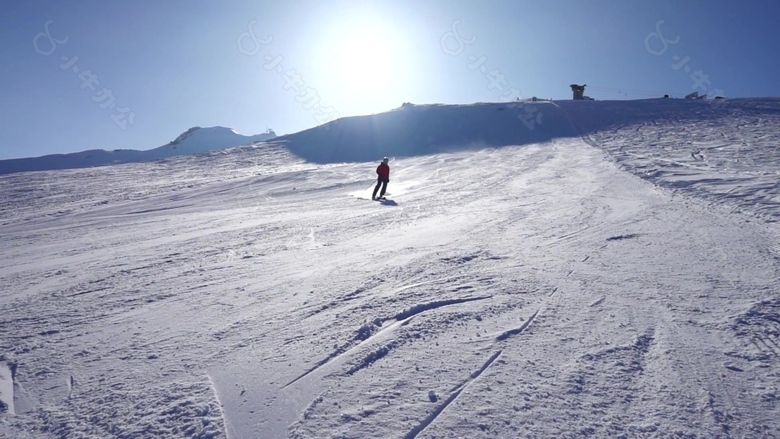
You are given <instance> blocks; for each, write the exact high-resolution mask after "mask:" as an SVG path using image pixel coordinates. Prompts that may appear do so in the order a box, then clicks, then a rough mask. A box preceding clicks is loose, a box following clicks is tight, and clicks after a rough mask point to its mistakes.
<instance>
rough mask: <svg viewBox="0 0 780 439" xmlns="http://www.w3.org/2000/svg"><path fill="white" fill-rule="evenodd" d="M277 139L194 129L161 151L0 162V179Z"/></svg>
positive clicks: (270, 134)
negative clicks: (27, 172) (28, 172)
mask: <svg viewBox="0 0 780 439" xmlns="http://www.w3.org/2000/svg"><path fill="white" fill-rule="evenodd" d="M274 137H276V134H275V133H273V131H270V130H269V132H267V133H264V134H257V135H254V136H244V135H242V134H238V133H236V132H235V131H233V130H232V129H230V128H225V127H209V128H201V127H193V128H190V129H189V130H187V131H185V132H184V133H182V134H181V135H180V136H179V137H177V138H176V139H175V140H174V141H172V142H170V143H168V144H167V145H164V146H161V147H159V148H154V149H150V150H145V151H139V150H131V149H116V150H113V151H106V150H102V149H94V150H89V151H82V152H77V153H71V154H52V155H46V156H42V157H34V158H23V159H10V160H0V175H2V174H10V173H15V172H25V171H46V170H55V169H78V168H89V167H94V166H103V165H110V164H120V163H138V162H148V161H153V160H159V159H163V158H169V157H174V156H179V155H186V154H197V153H202V152H207V151H212V150H218V149H225V148H232V147H234V146H239V145H249V144H252V143H256V142H261V141H264V140H270V139H273V138H274Z"/></svg>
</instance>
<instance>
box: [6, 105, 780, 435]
mask: <svg viewBox="0 0 780 439" xmlns="http://www.w3.org/2000/svg"><path fill="white" fill-rule="evenodd" d="M578 104H579V103H578ZM583 104H584V105H590V104H589V103H583ZM700 104H701V103H700ZM770 104H771V105H775V104H774V103H771V102H770ZM605 105H611V104H605ZM616 105H617V104H616ZM768 105H769V104H768ZM642 108H644V107H642ZM648 108H650V107H649V106H648ZM696 108H697V109H698V110H696V111H698V112H699V113H697V114H695V115H687V116H685V117H677V118H675V116H674V115H668V114H667V113H663V112H661V113H659V116H658V117H656V118H655V119H653V118H649V119H648V120H650V122H647V121H645V122H642V123H641V124H637V123H633V124H628V123H626V124H622V125H621V124H618V125H616V126H614V127H613V128H612V129H609V130H600V131H597V132H595V133H592V132H590V133H589V134H588V135H587V136H585V137H584V138H583V139H577V138H570V139H559V140H554V141H552V142H549V143H546V144H531V145H525V146H522V147H506V148H500V149H484V150H477V151H469V152H452V153H448V154H437V155H428V156H420V157H413V158H405V159H401V160H397V161H394V162H393V163H391V166H392V168H393V179H392V181H391V183H390V186H389V188H388V190H389V192H390V193H391V194H392V198H393V200H394V201H395V202H396V203H397V204H396V205H392V206H391V205H383V204H380V203H374V202H371V201H370V200H366V199H362V198H365V197H368V196H370V191H371V189H372V187H371V188H369V187H368V186H369V183H370V173H371V166H369V165H370V164H368V165H367V164H335V165H327V166H325V165H323V166H319V165H318V166H314V165H309V164H306V163H303V162H301V161H300V160H296V159H294V158H292V157H290V156H289V154H286V153H284V152H283V151H281V150H277V149H274V150H269V151H264V150H262V149H258V148H239V149H238V150H236V151H234V152H232V153H230V154H213V155H207V156H204V157H199V158H186V157H183V158H179V159H176V160H173V161H172V162H171V163H169V166H162V165H159V164H144V165H128V166H121V167H108V168H97V169H89V170H78V171H62V172H58V173H33V174H29V175H22V174H20V175H12V176H5V177H1V178H2V181H3V182H4V183H8V185H7V187H9V188H10V190H9V191H7V192H4V194H3V195H2V197H0V205H2V206H3V214H2V215H0V224H2V225H1V226H0V230H2V233H1V234H0V242H2V244H3V246H2V255H3V257H2V259H1V260H2V262H0V285H2V289H0V306H2V318H0V330H1V331H3V334H4V337H3V338H2V339H1V340H0V401H3V403H2V404H0V405H3V406H10V405H11V404H9V402H11V403H14V404H13V406H14V410H13V412H14V413H10V412H8V410H6V413H0V437H8V438H9V439H10V438H12V437H13V438H14V439H16V438H60V437H74V438H78V437H107V438H109V437H118V438H119V437H123V438H125V437H159V438H166V437H188V438H214V439H216V438H226V437H229V438H231V439H239V438H248V437H262V438H275V437H280V438H281V437H292V438H320V437H342V438H365V437H398V438H434V437H469V438H480V437H506V438H515V437H616V438H620V437H623V438H633V437H686V438H711V437H723V438H727V437H773V435H774V436H778V435H780V423H779V422H778V421H777V420H778V419H780V408H779V407H780V406H779V404H780V387H779V386H778V382H780V376H778V370H780V302H779V301H778V300H777V297H776V296H777V290H778V286H780V276H778V273H779V272H780V271H779V270H778V264H780V250H778V249H780V245H779V244H778V243H779V242H780V241H779V240H778V236H780V234H778V231H777V228H776V223H775V222H773V221H774V219H775V218H776V217H777V215H778V210H777V209H775V208H772V205H771V202H768V201H767V200H771V199H772V197H775V196H776V192H773V191H774V189H773V187H771V184H770V182H771V181H772V179H773V178H774V179H775V180H776V176H774V177H773V176H772V175H771V172H772V171H771V170H770V167H771V166H776V164H777V163H779V162H780V160H777V157H775V155H774V154H775V152H773V151H769V149H772V148H770V146H772V145H773V144H772V139H775V138H776V137H772V134H771V130H772V129H775V128H774V127H777V126H779V125H778V122H777V121H774V120H773V119H772V118H771V117H763V116H762V117H758V116H755V115H754V114H752V113H751V112H750V111H749V110H747V109H743V110H740V108H742V107H736V109H735V110H733V111H731V112H729V113H728V116H729V118H725V117H720V116H718V117H714V116H712V114H716V115H717V114H720V113H717V111H720V110H718V108H720V107H714V106H712V107H710V106H707V107H696ZM723 108H731V107H723ZM745 108H747V107H745ZM545 111H553V110H545ZM560 111H563V112H565V113H566V115H567V117H569V119H571V120H573V121H574V122H575V124H576V125H578V127H579V128H580V129H583V127H584V126H585V125H587V123H588V120H587V117H586V116H583V114H584V112H587V108H585V106H582V108H580V107H575V106H574V105H568V106H567V105H561V106H560ZM694 116H696V117H698V118H696V117H694ZM723 123H726V124H727V126H728V127H731V128H733V130H729V131H726V132H724V135H723V136H720V137H722V138H720V139H719V131H717V130H716V128H715V127H716V126H721V125H719V124H723ZM721 131H722V130H721ZM775 136H776V135H775ZM686 142H688V143H686ZM680 145H687V146H680ZM593 146H596V148H594V147H593ZM772 147H773V146H772ZM693 149H696V151H695V152H694V151H692V150H693ZM739 154H741V155H740V157H743V159H741V161H737V160H736V157H737V156H738V155H739ZM762 160H766V161H768V162H769V163H771V166H770V165H767V164H764V165H763V167H761V163H762ZM772 160H774V161H772ZM236 163H238V164H236ZM650 168H652V169H653V171H652V172H649V170H650ZM366 169H368V171H367V170H366ZM683 169H684V170H685V171H684V172H683V171H682V170H683ZM621 170H626V171H630V173H629V172H622V171H621ZM716 171H717V173H719V175H721V176H723V175H726V174H727V173H729V172H732V173H733V174H734V175H736V174H738V175H740V176H741V178H742V179H741V180H739V182H738V184H737V183H734V182H735V181H736V180H734V178H732V177H728V178H726V177H722V178H720V179H718V180H712V179H711V178H710V177H712V175H711V174H714V173H715V172H716ZM632 173H633V175H632ZM366 174H369V175H368V177H367V176H366ZM708 175H709V176H708ZM50 176H56V177H57V179H56V183H54V182H51V183H47V185H48V186H47V187H43V186H42V185H44V182H49V181H51V180H50V178H49V177H50ZM142 176H143V177H142ZM637 176H639V177H641V178H637ZM88 177H90V178H88ZM686 179H687V180H686ZM683 180H686V181H689V182H692V183H690V184H682V183H681V181H683ZM775 183H776V181H775ZM729 184H731V186H728V185H729ZM727 186H728V189H727V191H728V194H725V195H724V193H723V191H724V190H726V187H727ZM740 187H741V188H742V189H745V190H743V191H742V192H740V191H741V190H742V189H740ZM759 187H763V188H764V190H763V192H761V191H760V190H757V189H756V188H759ZM39 191H44V193H41V192H39ZM738 193H741V194H742V195H744V196H742V197H739V196H737V194H738ZM23 194H28V195H29V194H32V196H23ZM361 197H362V198H361ZM764 201H767V202H766V203H765V202H764ZM12 370H13V374H11V371H12ZM3 371H6V372H3ZM9 375H13V378H12V379H11V380H10V381H11V382H10V383H9V380H8V378H9V377H8V376H9ZM3 383H5V384H6V385H5V386H2V385H1V384H3ZM7 384H10V385H11V387H9V386H8V385H7ZM9 393H12V394H13V396H12V397H10V398H11V399H10V401H9V400H8V399H9V396H8V394H9Z"/></svg>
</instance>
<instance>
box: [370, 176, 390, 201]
mask: <svg viewBox="0 0 780 439" xmlns="http://www.w3.org/2000/svg"><path fill="white" fill-rule="evenodd" d="M388 182H389V180H383V179H382V178H377V179H376V187H375V188H374V194H373V195H371V198H372V199H373V198H376V193H377V192H378V191H379V187H380V186H381V187H382V192H379V196H380V197H384V196H385V191H387V183H388Z"/></svg>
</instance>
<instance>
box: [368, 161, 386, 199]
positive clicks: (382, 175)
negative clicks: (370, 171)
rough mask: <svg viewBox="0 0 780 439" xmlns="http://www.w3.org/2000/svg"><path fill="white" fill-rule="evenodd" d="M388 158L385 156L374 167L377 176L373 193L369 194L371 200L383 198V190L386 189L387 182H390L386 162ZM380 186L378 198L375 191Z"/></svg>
mask: <svg viewBox="0 0 780 439" xmlns="http://www.w3.org/2000/svg"><path fill="white" fill-rule="evenodd" d="M387 162H388V159H387V157H385V158H384V159H382V163H380V164H379V166H377V168H376V173H377V175H378V176H379V177H378V178H377V180H376V187H375V188H374V194H373V195H371V199H372V200H377V199H379V200H381V199H384V198H385V191H387V183H389V182H390V166H388V164H387ZM380 186H381V187H382V192H379V198H377V196H376V193H377V192H378V191H379V187H380Z"/></svg>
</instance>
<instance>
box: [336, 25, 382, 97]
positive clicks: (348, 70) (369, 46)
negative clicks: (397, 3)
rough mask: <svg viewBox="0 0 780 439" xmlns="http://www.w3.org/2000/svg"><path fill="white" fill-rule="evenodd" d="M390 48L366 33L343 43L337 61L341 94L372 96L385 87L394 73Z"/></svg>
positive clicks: (376, 37)
mask: <svg viewBox="0 0 780 439" xmlns="http://www.w3.org/2000/svg"><path fill="white" fill-rule="evenodd" d="M390 44H391V43H390V42H389V41H382V39H381V38H379V37H378V36H377V35H375V34H372V33H370V32H365V31H364V32H360V33H357V34H354V35H352V36H351V37H350V38H349V39H348V40H347V41H345V44H344V46H343V47H342V48H341V50H340V52H341V53H340V56H339V57H338V60H337V61H336V69H337V74H338V76H339V80H340V81H339V82H341V84H342V86H343V87H344V91H348V92H354V93H361V94H373V93H376V92H379V91H381V90H382V89H384V88H386V87H387V86H388V83H389V81H390V77H391V75H392V71H393V59H392V58H393V56H392V53H391V50H390ZM372 92H373V93H372Z"/></svg>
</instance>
